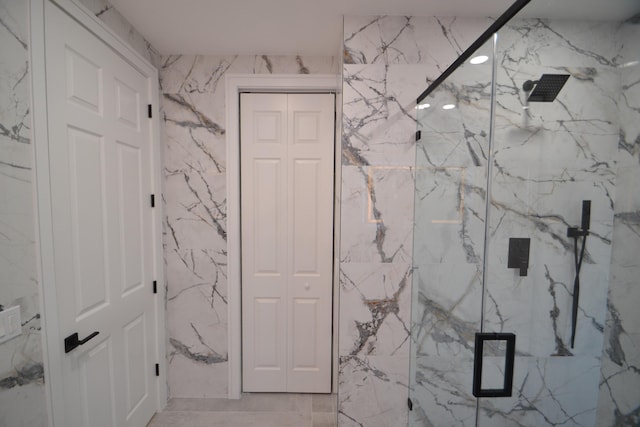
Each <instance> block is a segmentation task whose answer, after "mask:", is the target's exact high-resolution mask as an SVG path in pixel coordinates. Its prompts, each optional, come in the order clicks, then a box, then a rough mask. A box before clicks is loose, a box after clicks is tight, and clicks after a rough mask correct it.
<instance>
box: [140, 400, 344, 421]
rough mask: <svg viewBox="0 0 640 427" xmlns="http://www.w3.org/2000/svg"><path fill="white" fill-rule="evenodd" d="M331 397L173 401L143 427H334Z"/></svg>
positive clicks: (334, 408) (334, 417)
mask: <svg viewBox="0 0 640 427" xmlns="http://www.w3.org/2000/svg"><path fill="white" fill-rule="evenodd" d="M336 425H337V424H336V396H335V395H331V394H285V393H244V394H243V395H242V398H241V399H239V400H227V399H193V398H189V399H185V398H173V399H170V400H169V403H168V404H167V407H166V408H165V409H164V410H163V411H162V412H159V413H157V414H156V415H154V417H153V418H152V419H151V421H150V422H149V424H148V425H147V427H205V426H206V427H209V426H229V427H232V426H260V427H276V426H277V427H285V426H287V427H288V426H291V427H334V426H336Z"/></svg>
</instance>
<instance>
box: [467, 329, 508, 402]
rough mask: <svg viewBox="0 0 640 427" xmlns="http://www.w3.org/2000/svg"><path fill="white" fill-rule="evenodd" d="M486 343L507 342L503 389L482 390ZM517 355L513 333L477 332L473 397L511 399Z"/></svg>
mask: <svg viewBox="0 0 640 427" xmlns="http://www.w3.org/2000/svg"><path fill="white" fill-rule="evenodd" d="M485 341H506V343H507V352H506V353H507V354H506V355H505V366H504V371H505V372H504V383H503V387H502V388H498V389H495V388H493V389H483V388H482V357H483V356H484V342H485ZM515 354H516V336H515V334H512V333H495V332H485V333H481V332H476V345H475V354H474V356H473V395H474V396H475V397H509V396H511V394H512V390H511V389H512V388H513V365H514V363H513V362H514V359H515Z"/></svg>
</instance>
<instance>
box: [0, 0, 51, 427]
mask: <svg viewBox="0 0 640 427" xmlns="http://www.w3.org/2000/svg"><path fill="white" fill-rule="evenodd" d="M28 40H29V33H28V15H27V2H26V1H13V0H0V51H1V52H2V55H0V272H1V274H0V306H2V307H0V308H5V309H6V308H9V307H13V306H15V305H19V306H20V309H21V316H22V318H21V320H22V335H19V336H18V337H15V338H13V339H11V340H9V341H7V342H4V343H2V344H0V426H12V427H13V426H25V427H27V426H29V427H30V426H44V425H45V424H46V422H47V418H46V405H45V388H44V369H43V363H42V341H41V334H40V330H41V324H40V302H39V290H38V273H37V268H36V247H35V228H34V225H35V212H34V209H35V206H34V196H33V188H34V187H33V182H34V179H33V178H34V177H33V146H32V141H31V116H30V105H29V104H30V101H29V89H30V80H29V62H28V60H29V45H28Z"/></svg>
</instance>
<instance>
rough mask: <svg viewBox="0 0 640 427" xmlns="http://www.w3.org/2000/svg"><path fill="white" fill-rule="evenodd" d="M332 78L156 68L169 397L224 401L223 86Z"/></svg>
mask: <svg viewBox="0 0 640 427" xmlns="http://www.w3.org/2000/svg"><path fill="white" fill-rule="evenodd" d="M335 68H336V65H335V60H334V59H333V58H329V57H307V56H268V55H252V56H243V55H235V56H234V55H230V56H203V55H168V56H164V57H162V58H161V61H160V80H161V88H162V112H163V118H164V127H165V135H164V178H165V187H164V197H163V201H164V203H165V214H166V215H165V219H164V252H165V268H166V278H167V284H166V287H167V335H168V346H167V360H168V363H169V369H168V371H169V394H170V396H171V397H187V398H189V397H209V398H224V397H226V396H227V395H228V384H227V379H228V357H229V356H228V349H227V341H228V337H227V329H228V319H227V317H228V300H227V296H228V291H227V193H226V184H227V179H226V173H227V164H226V130H225V128H224V126H225V125H224V123H225V120H226V118H225V83H224V82H225V76H226V75H227V74H229V73H236V74H272V73H277V74H335V73H336V69H335Z"/></svg>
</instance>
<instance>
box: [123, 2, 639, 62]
mask: <svg viewBox="0 0 640 427" xmlns="http://www.w3.org/2000/svg"><path fill="white" fill-rule="evenodd" d="M110 2H111V3H112V4H113V5H114V6H115V8H116V9H117V10H118V11H119V12H120V13H121V14H122V15H124V17H125V18H127V19H128V20H129V22H131V24H133V26H134V27H135V28H136V29H137V30H138V31H139V32H140V33H141V34H142V35H143V36H144V37H145V38H146V39H147V40H148V41H149V42H150V43H151V44H152V45H153V46H154V47H155V48H156V49H157V50H158V51H159V52H160V53H162V54H177V53H180V54H247V55H257V54H266V55H338V54H339V53H340V49H341V38H342V16H343V15H359V16H369V15H400V16H410V15H411V16H461V17H487V16H493V17H497V16H499V15H500V14H502V12H503V11H504V10H506V9H507V8H508V7H509V6H510V5H511V4H512V3H513V0H110ZM618 3H620V4H619V5H617V4H618ZM639 4H640V1H638V0H532V2H531V3H530V4H529V5H528V6H527V7H526V8H525V9H524V10H523V13H526V15H528V16H536V17H553V18H559V19H597V20H602V19H604V20H620V19H626V18H628V17H630V16H631V15H632V14H633V11H636V12H637V11H638V6H639ZM614 5H615V6H614ZM618 6H619V7H618Z"/></svg>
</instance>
